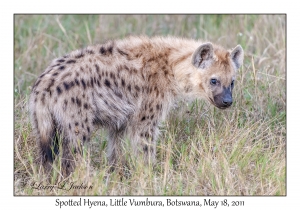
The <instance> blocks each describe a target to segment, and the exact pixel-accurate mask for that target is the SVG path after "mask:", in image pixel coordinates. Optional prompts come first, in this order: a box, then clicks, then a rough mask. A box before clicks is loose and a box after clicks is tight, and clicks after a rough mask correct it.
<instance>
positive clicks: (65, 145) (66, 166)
mask: <svg viewBox="0 0 300 210" xmlns="http://www.w3.org/2000/svg"><path fill="white" fill-rule="evenodd" d="M67 127H68V128H67V129H66V130H65V131H64V134H63V138H62V142H61V145H62V156H61V157H62V159H61V161H62V162H61V167H62V173H63V176H64V177H67V176H69V175H70V174H71V172H73V171H74V170H75V167H76V162H77V161H80V158H81V157H82V154H83V145H84V143H85V142H86V141H89V140H90V138H91V132H92V130H93V127H92V126H90V127H89V126H84V124H81V125H79V123H77V122H75V124H74V126H72V125H71V123H69V124H68V126H67Z"/></svg>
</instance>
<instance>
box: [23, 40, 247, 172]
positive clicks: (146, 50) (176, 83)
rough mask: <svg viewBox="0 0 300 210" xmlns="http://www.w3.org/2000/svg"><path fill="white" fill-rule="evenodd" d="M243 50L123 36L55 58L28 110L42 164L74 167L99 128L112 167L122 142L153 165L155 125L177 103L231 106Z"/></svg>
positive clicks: (119, 155)
mask: <svg viewBox="0 0 300 210" xmlns="http://www.w3.org/2000/svg"><path fill="white" fill-rule="evenodd" d="M243 57H244V56H243V49H242V48H241V46H240V45H238V46H236V47H235V48H234V49H232V50H225V49H224V48H222V47H221V46H217V45H215V44H212V43H209V42H207V43H203V42H201V41H195V40H190V39H181V38H175V37H165V38H164V37H154V38H148V37H128V38H126V39H124V40H115V41H108V42H107V43H105V44H102V45H95V46H89V47H87V48H85V49H81V50H76V51H73V52H71V53H70V54H67V55H65V56H63V57H61V58H58V59H55V60H53V61H52V63H51V64H50V65H49V67H47V68H46V70H45V72H44V73H43V74H42V75H41V76H39V78H38V79H37V81H36V82H35V85H34V86H33V88H32V93H31V96H30V103H29V109H30V113H31V120H32V125H33V130H34V132H35V136H36V139H37V143H38V145H39V148H40V151H41V161H42V164H43V165H44V166H45V167H46V168H47V167H50V163H52V161H53V159H54V156H55V154H57V152H58V151H59V146H58V145H59V144H58V139H59V138H61V140H62V141H61V144H60V145H61V146H62V148H61V149H60V151H62V168H63V170H64V173H65V174H66V175H68V174H69V173H70V172H71V171H72V170H73V169H74V166H75V164H74V162H73V160H74V158H73V153H77V154H78V153H81V152H80V151H81V148H82V145H83V144H84V142H86V141H89V140H90V138H91V135H92V134H93V132H94V131H95V130H96V129H98V128H99V127H103V128H105V129H106V130H107V131H108V134H109V135H108V150H107V154H108V160H109V163H110V165H114V164H116V163H117V160H122V158H123V155H124V154H123V153H122V149H121V148H122V145H121V143H122V142H123V141H124V139H128V140H129V141H130V148H131V150H132V153H133V154H135V155H138V154H142V155H143V156H144V158H145V160H146V161H147V160H150V161H155V151H156V149H155V146H156V141H157V138H158V134H159V129H158V127H159V125H160V123H161V122H162V121H163V120H164V119H165V117H166V115H167V113H168V112H169V110H170V108H171V107H172V105H173V104H174V102H175V101H176V100H181V99H189V100H190V99H196V98H205V99H207V101H209V102H210V103H211V104H213V105H215V106H216V107H218V108H220V109H224V108H227V107H229V106H230V105H231V104H232V89H233V86H234V80H235V75H236V70H237V69H238V68H239V67H240V66H241V65H242V62H243Z"/></svg>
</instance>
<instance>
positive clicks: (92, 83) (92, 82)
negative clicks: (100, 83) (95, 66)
mask: <svg viewBox="0 0 300 210" xmlns="http://www.w3.org/2000/svg"><path fill="white" fill-rule="evenodd" d="M91 86H92V87H94V80H93V77H91Z"/></svg>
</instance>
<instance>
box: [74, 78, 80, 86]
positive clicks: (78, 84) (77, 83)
mask: <svg viewBox="0 0 300 210" xmlns="http://www.w3.org/2000/svg"><path fill="white" fill-rule="evenodd" d="M75 83H76V85H77V86H80V83H79V81H78V79H77V78H75Z"/></svg>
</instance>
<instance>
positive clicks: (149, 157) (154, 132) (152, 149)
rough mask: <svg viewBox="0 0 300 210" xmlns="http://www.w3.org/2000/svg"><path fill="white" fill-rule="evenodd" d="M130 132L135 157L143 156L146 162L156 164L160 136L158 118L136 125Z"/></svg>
mask: <svg viewBox="0 0 300 210" xmlns="http://www.w3.org/2000/svg"><path fill="white" fill-rule="evenodd" d="M135 128H137V129H135V130H134V131H132V132H130V133H131V135H130V140H131V147H132V150H133V155H134V156H135V157H142V158H143V159H144V162H145V163H146V164H152V165H153V164H155V159H156V158H155V156H156V141H157V138H158V133H159V129H158V125H157V121H156V120H150V119H149V120H148V121H147V122H142V123H140V124H139V125H138V126H135Z"/></svg>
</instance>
